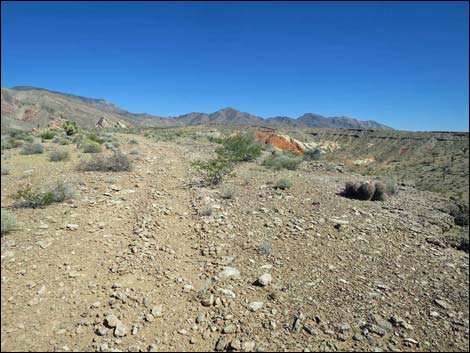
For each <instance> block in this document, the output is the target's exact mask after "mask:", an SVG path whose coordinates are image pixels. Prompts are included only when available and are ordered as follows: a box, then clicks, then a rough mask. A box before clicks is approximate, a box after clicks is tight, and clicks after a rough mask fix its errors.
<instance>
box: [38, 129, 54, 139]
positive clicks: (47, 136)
mask: <svg viewBox="0 0 470 353" xmlns="http://www.w3.org/2000/svg"><path fill="white" fill-rule="evenodd" d="M55 135H56V132H55V131H54V130H47V131H44V132H43V133H41V134H39V137H40V138H42V139H43V140H52V139H53V138H54V136H55Z"/></svg>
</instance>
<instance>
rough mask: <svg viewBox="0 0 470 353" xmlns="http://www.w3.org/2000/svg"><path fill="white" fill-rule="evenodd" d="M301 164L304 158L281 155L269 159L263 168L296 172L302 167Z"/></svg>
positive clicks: (265, 161)
mask: <svg viewBox="0 0 470 353" xmlns="http://www.w3.org/2000/svg"><path fill="white" fill-rule="evenodd" d="M300 163H302V157H298V156H295V155H292V154H281V155H273V156H269V157H267V158H266V159H265V160H264V161H263V163H262V164H263V166H265V167H267V168H270V169H274V170H280V169H289V170H295V169H297V167H298V166H299V165H300Z"/></svg>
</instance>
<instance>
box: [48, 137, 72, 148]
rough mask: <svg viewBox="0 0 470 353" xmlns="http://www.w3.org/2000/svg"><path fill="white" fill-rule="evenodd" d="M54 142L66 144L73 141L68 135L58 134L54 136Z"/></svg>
mask: <svg viewBox="0 0 470 353" xmlns="http://www.w3.org/2000/svg"><path fill="white" fill-rule="evenodd" d="M52 142H54V143H57V144H59V145H63V146H65V145H70V142H71V141H70V140H69V139H68V138H66V137H58V136H56V137H54V139H53V140H52Z"/></svg>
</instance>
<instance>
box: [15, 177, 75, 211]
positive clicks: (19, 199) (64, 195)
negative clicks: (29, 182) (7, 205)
mask: <svg viewBox="0 0 470 353" xmlns="http://www.w3.org/2000/svg"><path fill="white" fill-rule="evenodd" d="M74 195H75V193H74V191H73V188H72V187H71V186H70V185H69V184H67V183H64V182H62V181H60V182H57V183H56V184H54V185H52V186H50V187H49V188H47V189H46V190H45V191H34V190H32V189H31V187H30V186H28V187H25V188H21V189H19V190H18V191H17V192H16V193H15V194H13V195H11V198H12V199H13V200H15V202H14V204H13V206H14V207H21V208H37V207H41V206H45V205H49V204H51V203H54V202H62V201H65V200H68V199H71V198H73V197H74Z"/></svg>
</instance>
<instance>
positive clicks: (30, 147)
mask: <svg viewBox="0 0 470 353" xmlns="http://www.w3.org/2000/svg"><path fill="white" fill-rule="evenodd" d="M20 153H21V154H25V155H28V154H41V153H44V146H43V145H41V144H40V143H33V144H27V145H24V146H23V148H22V149H21V151H20Z"/></svg>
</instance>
